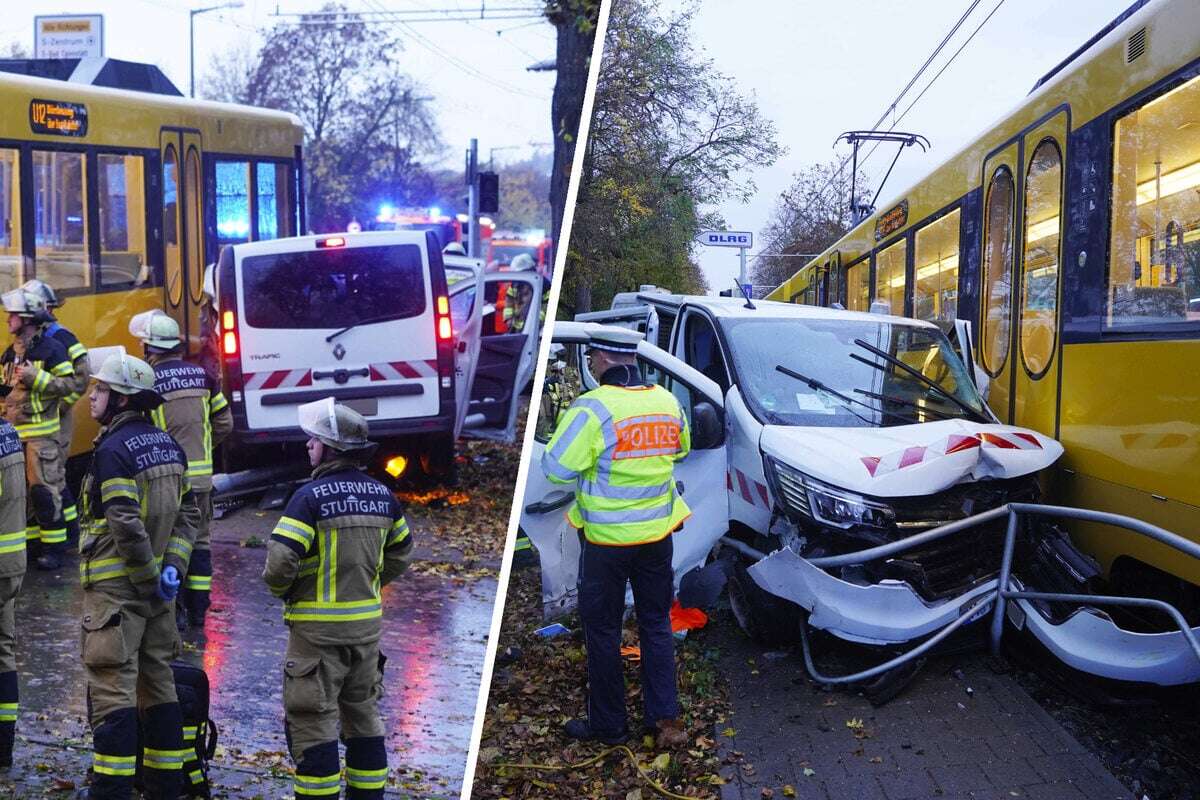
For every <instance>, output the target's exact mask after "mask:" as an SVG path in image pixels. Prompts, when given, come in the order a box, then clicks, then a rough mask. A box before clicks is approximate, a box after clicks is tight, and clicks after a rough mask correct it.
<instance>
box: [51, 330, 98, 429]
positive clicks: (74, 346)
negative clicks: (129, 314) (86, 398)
mask: <svg viewBox="0 0 1200 800" xmlns="http://www.w3.org/2000/svg"><path fill="white" fill-rule="evenodd" d="M46 335H47V336H51V337H53V338H54V339H56V340H57V341H58V343H59V344H61V345H62V346H63V347H65V348H66V350H67V361H69V362H71V369H72V370H73V371H74V374H75V379H74V381H73V382H72V386H71V393H70V394H69V395H67V396H66V397H64V398H63V399H62V402H63V406H64V407H63V409H62V413H64V414H65V413H67V411H69V410H70V407H71V406H73V405H75V403H76V402H77V401H78V400H79V398H81V397H83V395H84V393H86V392H87V386H88V381H89V380H91V377H92V369H91V366H90V365H89V364H88V358H87V354H88V351H87V348H86V347H84V346H83V343H82V342H80V341H79V339H78V337H76V336H75V334H73V333H71V332H70V331H69V330H67V329H66V328H64V327H63V326H62V325H60V324H59V323H57V322H54V323H51V324H50V326H49V327H48V328H46Z"/></svg>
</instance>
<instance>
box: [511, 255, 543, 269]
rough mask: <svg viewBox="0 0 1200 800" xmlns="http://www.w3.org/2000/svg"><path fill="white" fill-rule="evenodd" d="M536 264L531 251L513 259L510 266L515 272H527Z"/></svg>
mask: <svg viewBox="0 0 1200 800" xmlns="http://www.w3.org/2000/svg"><path fill="white" fill-rule="evenodd" d="M536 266H537V264H535V263H534V261H533V256H531V255H529V253H521V254H520V255H518V256H517V257H516V258H514V259H513V260H512V264H510V265H509V267H508V268H509V269H510V270H512V271H513V272H525V271H527V270H531V269H533V268H534V267H536Z"/></svg>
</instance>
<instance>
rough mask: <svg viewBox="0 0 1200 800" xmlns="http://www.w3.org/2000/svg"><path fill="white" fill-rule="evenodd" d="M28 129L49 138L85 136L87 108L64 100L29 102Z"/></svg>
mask: <svg viewBox="0 0 1200 800" xmlns="http://www.w3.org/2000/svg"><path fill="white" fill-rule="evenodd" d="M29 127H30V129H31V130H33V132H34V133H45V134H49V135H51V136H74V137H79V136H87V127H88V117H87V106H85V105H84V104H83V103H68V102H67V101H65V100H30V101H29Z"/></svg>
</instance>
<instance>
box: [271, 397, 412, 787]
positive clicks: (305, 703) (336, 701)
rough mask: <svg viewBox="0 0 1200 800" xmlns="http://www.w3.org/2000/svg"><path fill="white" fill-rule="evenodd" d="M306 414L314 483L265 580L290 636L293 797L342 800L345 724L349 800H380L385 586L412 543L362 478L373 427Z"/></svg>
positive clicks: (288, 513)
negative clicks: (381, 647)
mask: <svg viewBox="0 0 1200 800" xmlns="http://www.w3.org/2000/svg"><path fill="white" fill-rule="evenodd" d="M299 411H300V427H301V429H303V430H304V432H305V433H307V434H308V435H309V437H310V438H309V440H308V458H309V463H310V464H311V465H312V466H313V473H312V480H311V481H310V482H309V483H307V484H305V485H304V486H302V487H301V488H300V489H299V490H298V491H297V492H296V493H295V494H294V495H292V499H291V500H290V501H289V502H288V504H287V508H286V509H285V510H284V512H283V516H282V517H281V518H280V519H279V522H278V524H276V526H275V529H274V530H273V531H272V533H271V540H270V542H269V544H268V545H267V565H266V569H265V570H264V571H263V579H264V580H265V581H266V584H267V588H269V589H270V590H271V592H272V593H273V594H274V595H275V596H276V597H281V598H283V601H284V607H283V608H284V610H283V619H284V622H285V623H286V624H287V625H288V628H289V636H288V646H287V656H286V660H285V662H284V668H283V671H284V676H283V707H284V718H285V721H284V733H285V735H286V737H287V742H288V749H289V750H290V751H291V755H292V760H293V761H294V762H295V764H296V776H295V785H294V787H293V788H294V790H295V794H296V797H297V798H298V800H299V799H300V798H305V797H323V798H324V797H337V796H338V791H339V788H340V786H339V776H340V773H341V769H340V767H339V761H338V734H339V731H338V721H339V717H340V720H341V731H340V733H341V738H342V739H343V740H344V741H345V742H346V784H347V790H346V797H348V798H351V800H356V799H358V800H365V799H366V798H382V797H383V787H384V783H385V781H386V780H387V752H386V750H385V749H384V739H383V735H384V728H383V722H382V720H381V719H380V716H379V708H378V703H379V697H380V694H381V692H382V687H383V662H384V658H383V656H381V655H380V653H379V635H380V629H381V621H382V617H383V608H382V601H381V596H380V587H382V586H384V585H386V584H387V583H389V582H390V581H392V580H393V579H394V578H396V576H398V575H399V574H400V573H402V572H403V571H404V570H405V568H406V567H407V566H408V560H409V556H410V553H411V552H412V546H413V545H412V536H411V535H410V534H409V531H408V523H407V522H405V520H404V515H403V513H402V512H401V509H400V505H399V504H398V503H397V502H396V498H395V497H394V496H393V495H392V493H391V491H390V490H389V489H388V488H387V487H386V486H384V485H383V484H382V483H380V482H379V481H377V480H375V479H374V478H371V477H369V476H367V475H366V474H365V473H364V472H363V464H364V462H365V459H366V458H368V457H369V456H370V454H371V453H372V452H373V451H374V449H375V445H374V444H373V443H372V442H370V441H369V440H368V439H367V435H368V431H367V421H366V420H365V419H364V418H363V417H362V416H361V415H360V414H358V413H357V412H356V411H353V410H352V409H349V408H347V407H346V406H343V405H337V404H335V403H334V402H333V398H326V399H324V400H318V401H316V402H313V403H307V404H305V405H303V406H300V409H299Z"/></svg>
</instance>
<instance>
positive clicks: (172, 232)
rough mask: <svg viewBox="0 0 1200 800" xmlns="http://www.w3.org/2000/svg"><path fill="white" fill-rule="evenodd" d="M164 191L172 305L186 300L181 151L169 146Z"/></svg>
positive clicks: (167, 278) (165, 251)
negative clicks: (182, 244)
mask: <svg viewBox="0 0 1200 800" xmlns="http://www.w3.org/2000/svg"><path fill="white" fill-rule="evenodd" d="M162 187H163V188H162V193H163V265H164V266H165V268H166V269H165V272H166V275H165V276H164V277H163V280H164V281H165V282H166V286H167V300H168V301H169V302H170V304H171V305H172V306H178V305H179V304H180V303H181V302H182V301H183V253H182V251H181V250H180V249H179V231H180V228H182V227H183V222H182V221H181V219H182V218H181V216H180V213H179V212H180V208H179V154H178V153H177V152H176V151H175V147H174V145H167V148H166V150H164V151H163V162H162Z"/></svg>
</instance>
